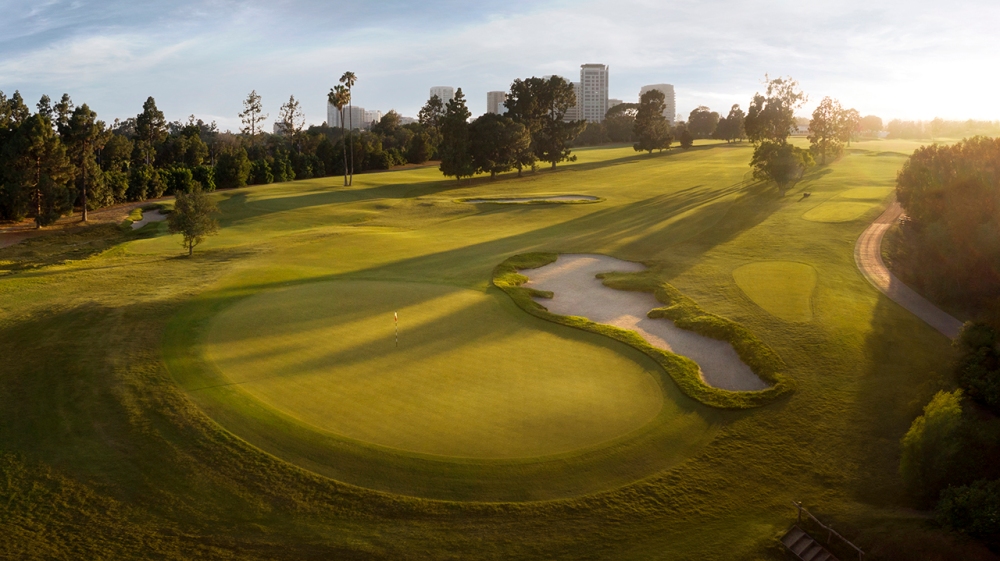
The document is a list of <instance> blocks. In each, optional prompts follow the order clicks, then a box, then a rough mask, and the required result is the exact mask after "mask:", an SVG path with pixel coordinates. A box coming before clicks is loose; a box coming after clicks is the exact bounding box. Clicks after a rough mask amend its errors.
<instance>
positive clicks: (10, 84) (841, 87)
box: [0, 0, 1000, 129]
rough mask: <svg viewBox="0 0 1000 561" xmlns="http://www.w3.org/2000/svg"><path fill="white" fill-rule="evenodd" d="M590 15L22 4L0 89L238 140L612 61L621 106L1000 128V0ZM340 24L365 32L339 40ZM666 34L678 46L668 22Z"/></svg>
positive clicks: (2, 33)
mask: <svg viewBox="0 0 1000 561" xmlns="http://www.w3.org/2000/svg"><path fill="white" fill-rule="evenodd" d="M592 4H593V6H591V5H590V4H589V3H587V2H583V3H574V4H569V3H568V2H561V1H555V2H545V3H532V2H524V1H520V0H515V1H512V2H508V3H505V4H504V5H503V6H467V5H464V4H455V3H454V2H448V1H440V0H439V1H432V2H428V3H426V4H424V5H422V6H420V7H418V6H414V5H412V4H410V3H407V2H402V1H391V2H388V3H387V4H386V5H385V6H383V9H382V10H378V11H377V13H369V12H371V10H367V11H366V10H365V9H363V7H362V6H352V5H350V4H343V5H340V4H338V7H337V9H333V10H330V9H329V7H328V5H327V4H325V3H319V2H317V1H315V0H290V1H289V2H288V3H287V5H283V6H282V7H281V8H280V10H279V8H277V7H272V6H271V5H269V4H264V3H260V2H247V3H242V4H239V5H229V4H220V3H216V2H209V1H208V0H180V1H179V2H176V3H169V4H145V3H140V4H133V3H125V2H110V3H109V2H102V3H94V2H89V1H87V0H81V1H76V2H69V1H62V0H53V1H50V2H46V3H41V4H39V3H37V2H29V1H27V0H9V1H8V2H7V3H6V5H5V12H6V14H5V15H6V16H7V17H5V18H4V21H2V22H0V37H2V39H0V53H2V55H3V56H0V90H3V91H4V92H5V93H7V94H8V95H9V94H11V93H13V91H14V90H20V91H21V93H22V94H23V95H24V97H25V98H26V99H27V100H28V101H29V102H30V103H31V104H32V105H33V104H34V103H35V102H36V101H37V100H38V98H39V97H40V96H41V95H42V94H47V95H49V96H51V97H54V98H57V97H58V96H60V95H61V94H62V93H63V92H66V93H69V94H70V95H71V96H72V97H73V99H74V101H76V102H77V103H88V104H89V105H90V106H91V107H92V108H94V109H95V110H96V111H97V112H98V113H99V114H100V115H102V117H104V118H107V119H109V120H110V119H114V118H115V117H120V118H127V117H130V116H134V115H135V114H137V113H138V112H139V111H140V110H141V106H142V102H143V101H144V100H145V99H146V97H148V96H153V97H155V98H156V100H157V103H158V104H159V105H160V107H161V108H162V109H163V111H164V112H165V113H166V116H167V118H168V119H171V120H181V119H186V118H187V116H188V115H190V114H194V115H196V116H197V117H199V118H202V119H205V120H207V121H211V120H216V121H218V122H219V125H220V126H221V127H222V128H224V129H225V128H229V129H235V128H236V127H237V124H238V118H237V117H236V115H237V114H238V113H239V111H240V110H241V102H242V100H243V99H245V97H246V94H247V93H248V92H249V91H250V90H253V89H256V90H257V92H258V93H259V94H261V95H262V97H263V99H264V104H265V109H266V111H267V112H269V113H270V114H271V115H272V117H273V116H274V115H276V114H277V111H278V107H279V105H280V104H281V103H282V102H283V100H286V99H288V96H289V95H291V94H294V95H295V97H296V98H297V99H301V100H302V101H303V110H304V111H305V113H306V118H307V121H308V122H309V123H310V124H318V123H321V122H323V121H324V120H325V117H326V111H325V107H324V105H325V102H324V100H325V95H326V93H327V92H328V91H329V89H330V87H332V86H333V85H335V84H336V80H337V78H339V76H340V75H341V74H342V73H343V72H344V71H346V70H352V71H354V72H355V73H356V74H357V76H358V83H357V84H356V85H355V88H354V97H355V99H356V100H363V101H362V102H363V103H364V104H365V105H366V106H369V107H379V108H381V109H382V110H384V111H387V110H389V109H395V110H396V111H398V112H399V113H400V114H403V115H415V114H416V112H417V110H419V108H420V106H421V105H422V104H423V103H424V102H425V101H426V97H425V95H426V92H427V91H428V89H429V88H430V87H432V86H434V85H436V84H452V85H453V86H454V87H461V88H462V89H463V91H464V92H465V94H466V97H467V99H468V100H469V107H470V110H471V111H472V112H473V113H474V114H482V113H484V112H485V111H486V107H485V102H486V95H485V94H486V93H487V92H488V91H495V90H503V89H507V88H508V87H509V85H510V82H511V81H512V80H513V79H515V78H527V77H531V76H542V75H546V74H560V75H563V76H574V75H575V74H576V72H577V70H576V69H577V68H578V64H579V62H575V61H580V62H585V61H592V60H600V61H602V62H603V63H604V64H607V65H609V66H610V67H613V68H614V69H615V75H614V79H613V81H612V83H611V84H610V89H609V97H613V98H618V99H623V100H630V99H631V98H632V97H633V96H634V95H635V92H636V91H638V89H639V88H640V87H641V86H642V85H645V84H649V83H652V82H659V81H669V82H670V83H672V84H674V85H675V86H676V87H677V88H678V96H677V113H680V114H681V115H687V113H688V112H690V111H691V110H692V109H694V108H695V107H697V106H699V105H707V106H709V107H711V108H712V109H713V110H716V111H719V112H720V113H721V112H723V111H728V108H729V107H730V106H731V105H732V104H733V103H739V104H740V105H741V106H743V107H744V108H745V107H746V105H747V104H748V103H749V100H750V98H751V96H752V95H753V94H754V92H756V91H758V90H760V89H761V87H762V81H763V79H764V75H765V74H770V75H771V76H792V77H794V78H795V79H797V80H798V81H799V82H800V84H801V85H802V88H803V90H804V91H805V92H806V93H807V94H808V95H809V96H810V101H809V104H808V105H807V106H806V107H805V108H804V109H803V110H802V114H806V115H807V114H808V113H809V112H810V111H811V110H812V108H813V107H815V105H816V104H817V103H818V102H819V101H820V100H821V99H822V98H823V97H824V96H831V97H835V98H837V99H839V100H841V102H842V103H843V104H844V105H845V106H849V107H855V108H857V109H858V110H859V111H860V112H862V113H863V114H875V115H879V116H881V117H883V118H884V119H886V120H888V119H891V118H904V119H925V120H929V119H932V118H934V117H936V116H939V117H943V118H947V119H963V120H964V119H969V118H973V119H990V120H995V119H1000V108H998V107H996V106H995V103H994V102H993V100H992V92H994V91H995V78H994V77H993V76H992V75H991V74H990V73H988V72H984V71H983V69H984V68H989V67H991V65H992V64H993V63H994V61H993V55H992V53H993V51H994V49H993V45H992V22H995V21H997V20H998V19H1000V6H998V5H996V4H994V3H988V2H963V3H959V4H957V5H954V6H948V7H942V6H937V5H934V4H931V3H929V2H916V3H913V2H907V3H905V4H904V3H902V2H885V3H881V4H879V5H878V6H872V5H871V3H861V2H857V1H851V2H846V3H843V4H841V5H840V6H838V11H837V12H836V13H835V14H834V15H831V14H830V13H829V11H828V10H826V9H824V8H821V7H820V6H812V5H809V4H801V3H793V2H785V1H782V2H770V3H768V4H767V6H766V9H760V8H759V7H750V6H747V5H744V4H741V3H737V2H709V3H708V4H705V3H699V4H697V5H695V4H677V3H674V4H670V5H665V4H664V5H658V4H657V5H650V4H648V3H645V2H642V1H640V0H625V1H624V2H622V3H621V4H620V5H619V6H618V8H617V9H618V10H619V11H622V12H623V13H640V12H641V13H643V17H642V18H615V19H613V20H612V19H609V18H607V17H605V16H602V15H600V14H601V13H603V11H602V10H597V9H590V8H592V7H597V6H599V4H597V3H596V2H595V3H592ZM571 6H572V7H573V9H570V7H571ZM904 8H905V9H904ZM705 14H713V17H711V18H706V17H704V16H705ZM345 18H346V19H347V20H350V21H352V22H353V25H352V26H351V27H350V28H347V29H341V28H338V24H337V22H338V21H340V20H341V19H345ZM551 21H560V22H561V24H560V25H558V26H553V25H551V23H550V22H551ZM665 21H669V22H671V26H670V29H671V31H670V33H663V32H662V31H663V29H662V24H660V23H656V22H665ZM331 29H335V30H336V33H334V34H332V35H331V34H330V32H329V31H330V30H331ZM766 30H775V31H777V30H781V32H780V33H777V32H774V33H772V32H765V31H766ZM261 37H267V41H261V40H260V38H261ZM723 38H725V39H724V40H723ZM872 52H878V53H879V56H877V57H873V56H871V53H872Z"/></svg>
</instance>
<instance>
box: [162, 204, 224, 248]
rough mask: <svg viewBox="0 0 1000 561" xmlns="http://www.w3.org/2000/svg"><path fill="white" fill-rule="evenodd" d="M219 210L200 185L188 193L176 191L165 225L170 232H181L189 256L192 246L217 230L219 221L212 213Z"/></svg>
mask: <svg viewBox="0 0 1000 561" xmlns="http://www.w3.org/2000/svg"><path fill="white" fill-rule="evenodd" d="M218 211H219V209H218V207H216V206H215V203H213V202H212V199H210V198H209V196H208V195H206V194H205V193H204V192H203V191H202V190H201V188H200V187H195V188H194V190H192V191H191V192H190V193H178V194H177V200H176V201H175V202H174V211H173V212H171V213H170V215H169V216H168V217H167V226H168V228H169V229H170V233H172V234H181V235H182V236H183V238H184V241H183V242H182V244H183V246H184V247H185V248H187V250H188V256H189V257H190V256H191V255H192V254H193V253H194V248H195V246H197V245H198V244H200V243H201V242H203V241H205V238H206V237H208V236H209V235H211V234H214V233H216V232H218V230H219V223H218V222H216V220H215V219H214V218H212V215H213V214H215V213H217V212H218Z"/></svg>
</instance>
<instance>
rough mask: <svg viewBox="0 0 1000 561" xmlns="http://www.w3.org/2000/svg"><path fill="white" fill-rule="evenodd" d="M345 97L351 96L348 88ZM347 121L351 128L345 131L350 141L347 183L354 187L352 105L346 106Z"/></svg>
mask: <svg viewBox="0 0 1000 561" xmlns="http://www.w3.org/2000/svg"><path fill="white" fill-rule="evenodd" d="M347 95H348V97H350V95H351V89H350V88H348V89H347ZM347 120H348V126H350V127H351V130H349V131H347V135H348V137H349V138H350V139H351V181H350V182H349V183H348V185H354V104H353V103H348V104H347Z"/></svg>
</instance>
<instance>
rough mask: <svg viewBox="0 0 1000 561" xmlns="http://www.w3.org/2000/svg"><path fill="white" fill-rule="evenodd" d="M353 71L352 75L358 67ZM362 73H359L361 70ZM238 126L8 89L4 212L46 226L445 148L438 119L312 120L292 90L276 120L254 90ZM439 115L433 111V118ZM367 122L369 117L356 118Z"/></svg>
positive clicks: (0, 195)
mask: <svg viewBox="0 0 1000 561" xmlns="http://www.w3.org/2000/svg"><path fill="white" fill-rule="evenodd" d="M351 74H352V73H351ZM355 79H356V78H355ZM239 117H240V122H241V125H242V126H241V128H240V130H239V131H238V132H237V133H230V132H223V131H220V130H219V129H218V127H217V125H216V124H215V123H205V122H204V121H202V120H201V119H196V118H195V117H194V116H193V115H192V116H191V117H190V118H189V119H188V120H187V121H186V122H181V121H174V122H168V121H167V120H166V118H165V117H164V114H163V112H162V111H160V110H159V109H158V107H157V105H156V101H155V100H154V99H153V98H152V97H150V98H148V99H147V100H146V101H145V103H143V105H142V111H141V112H140V113H138V114H137V115H136V116H135V117H131V118H128V119H125V120H119V119H115V120H114V121H113V122H112V123H110V124H109V123H107V122H105V121H102V120H100V119H99V118H98V115H97V114H96V112H94V111H93V110H92V109H90V107H89V106H88V105H87V104H83V105H80V106H76V105H75V104H74V102H73V100H72V99H71V98H70V96H69V95H66V94H64V95H63V96H62V98H61V99H60V100H59V101H58V102H55V103H53V101H52V100H51V99H50V98H49V97H48V96H43V97H42V98H41V99H40V100H39V101H38V103H37V104H36V105H35V107H34V108H30V107H29V106H28V104H27V103H26V102H25V100H24V99H23V98H22V96H21V94H20V93H19V92H14V94H13V95H11V96H10V97H9V98H8V97H7V96H6V95H5V94H4V93H3V92H0V220H2V221H20V220H23V219H25V218H28V217H30V218H33V219H34V220H35V223H36V224H37V226H39V227H42V226H46V225H49V224H52V223H53V222H55V221H56V220H57V219H58V218H59V217H60V216H64V215H67V214H71V213H72V212H74V209H79V210H80V212H81V219H82V220H86V219H87V212H88V211H92V210H95V209H99V208H102V207H106V206H110V205H114V204H119V203H124V202H132V201H144V200H147V199H155V198H158V197H162V196H164V195H174V194H177V193H190V192H192V191H193V190H194V189H196V188H200V189H202V190H204V191H213V190H215V189H216V188H235V187H242V186H245V185H257V184H266V183H271V182H280V181H290V180H293V179H309V178H313V177H325V176H336V175H345V176H348V179H349V174H351V173H353V172H355V171H357V172H363V171H369V170H382V169H389V168H391V167H393V166H396V165H401V164H405V163H423V162H426V161H428V160H430V159H432V158H434V157H436V156H437V151H438V145H439V141H440V133H439V132H438V131H437V130H436V128H435V126H434V124H433V123H431V122H430V121H429V120H428V119H426V118H425V119H423V120H422V122H420V123H413V124H410V125H402V124H401V119H400V116H399V114H398V113H396V112H395V111H390V112H389V113H388V114H386V115H385V116H384V117H383V118H382V120H381V121H380V122H378V123H374V124H372V126H371V130H369V131H359V130H351V131H346V130H344V129H342V128H331V127H329V126H327V124H325V123H324V124H323V125H320V126H310V127H308V128H306V127H305V118H304V116H303V113H302V111H301V107H300V104H299V102H298V100H296V99H295V97H294V96H290V97H289V99H288V101H287V102H285V103H283V104H282V105H281V107H280V110H279V112H278V116H277V117H276V118H275V121H276V127H275V131H276V132H275V133H273V134H272V133H268V132H267V131H265V130H263V129H262V127H263V124H264V122H265V121H266V120H267V119H268V117H269V116H268V114H267V113H266V112H265V111H264V104H263V100H262V98H261V96H260V95H259V94H257V92H256V91H252V92H251V93H250V94H249V95H248V96H247V98H246V99H245V100H244V102H243V111H242V112H240V114H239ZM431 120H433V119H431ZM357 125H358V127H361V126H362V125H363V124H362V123H357Z"/></svg>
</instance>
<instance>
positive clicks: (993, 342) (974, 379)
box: [955, 323, 1000, 414]
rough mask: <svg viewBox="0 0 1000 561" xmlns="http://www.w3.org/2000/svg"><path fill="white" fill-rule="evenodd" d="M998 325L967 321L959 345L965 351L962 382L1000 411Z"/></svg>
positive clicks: (959, 370) (959, 374) (973, 394)
mask: <svg viewBox="0 0 1000 561" xmlns="http://www.w3.org/2000/svg"><path fill="white" fill-rule="evenodd" d="M997 339H998V334H997V331H996V330H995V329H993V328H992V327H990V326H989V325H986V324H982V323H967V324H966V325H965V327H963V328H962V332H961V334H959V336H958V340H957V341H956V342H955V344H956V346H958V347H959V349H960V350H961V352H962V356H961V357H960V358H959V361H958V367H957V378H958V384H959V386H961V387H962V388H963V389H964V390H965V391H966V393H967V394H968V395H969V397H970V398H972V399H973V400H975V401H976V402H978V403H980V404H982V405H984V406H986V407H988V408H989V409H990V410H992V411H993V412H994V413H998V414H1000V349H998V348H997Z"/></svg>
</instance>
